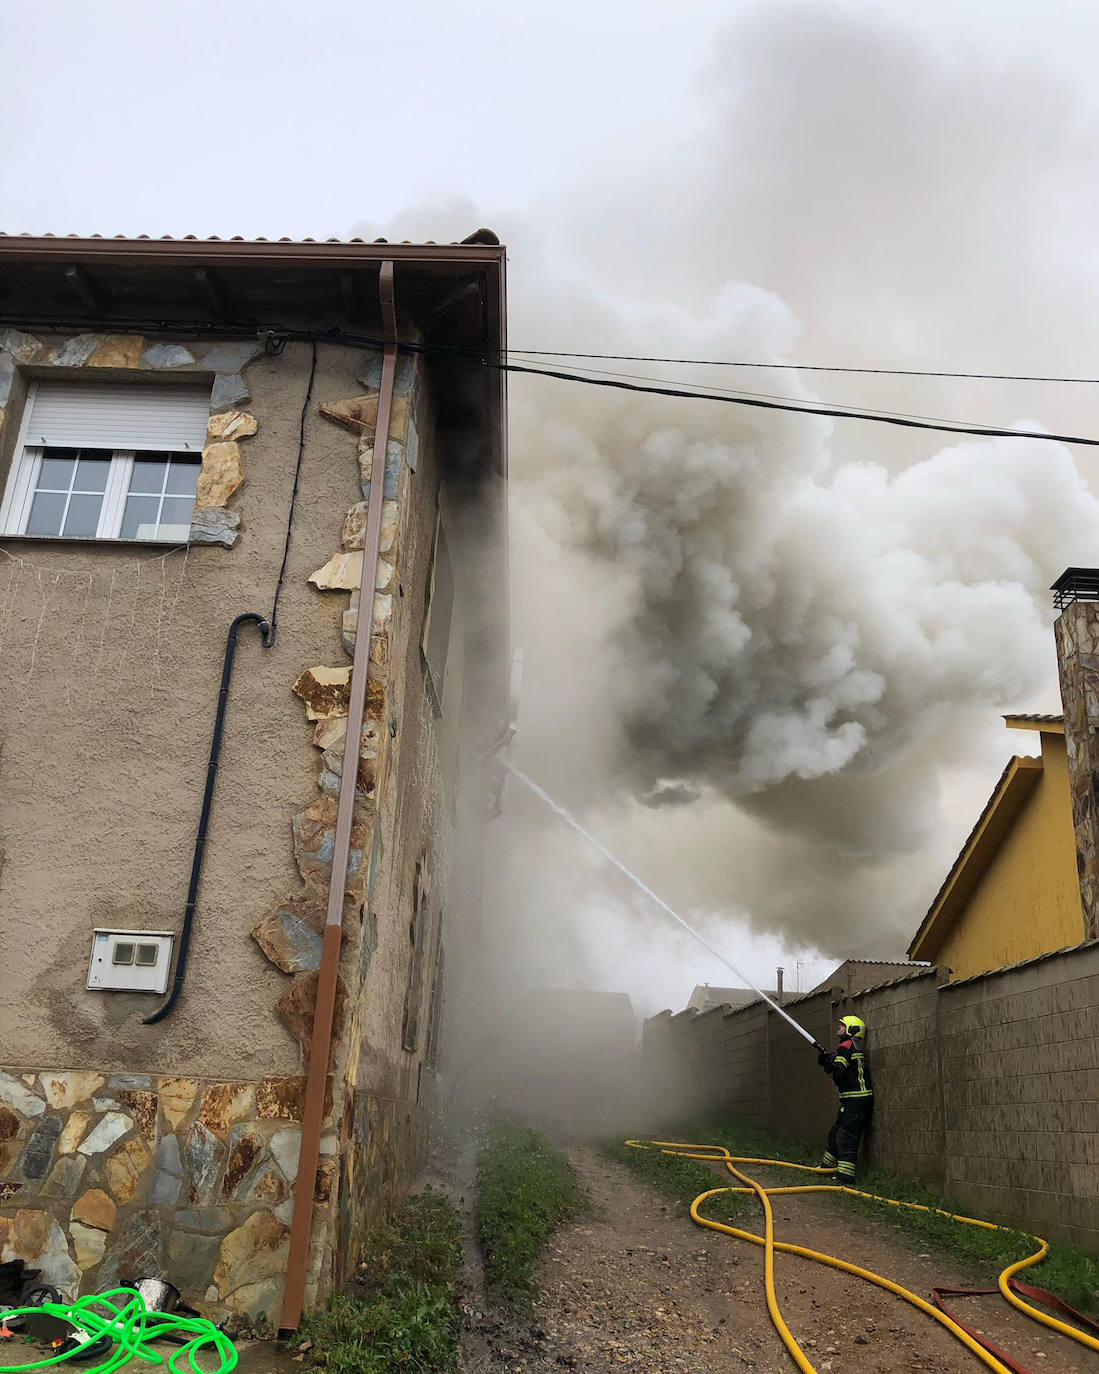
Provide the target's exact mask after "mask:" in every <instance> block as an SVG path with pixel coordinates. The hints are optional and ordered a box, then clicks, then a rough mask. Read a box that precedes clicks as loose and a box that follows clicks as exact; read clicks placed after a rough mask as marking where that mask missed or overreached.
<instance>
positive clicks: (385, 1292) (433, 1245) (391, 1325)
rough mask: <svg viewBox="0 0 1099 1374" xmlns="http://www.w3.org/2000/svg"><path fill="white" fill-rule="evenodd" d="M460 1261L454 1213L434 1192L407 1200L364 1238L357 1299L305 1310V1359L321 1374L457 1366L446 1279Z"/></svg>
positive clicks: (434, 1370)
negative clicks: (322, 1372) (307, 1344)
mask: <svg viewBox="0 0 1099 1374" xmlns="http://www.w3.org/2000/svg"><path fill="white" fill-rule="evenodd" d="M461 1262H462V1233H461V1222H460V1220H459V1217H458V1213H457V1212H456V1211H455V1210H454V1208H453V1207H452V1206H451V1204H450V1203H449V1202H448V1201H447V1199H446V1198H445V1197H443V1196H442V1195H441V1194H439V1193H424V1194H422V1195H421V1196H419V1197H414V1198H410V1199H409V1201H408V1202H407V1203H405V1205H404V1206H403V1207H402V1208H401V1209H400V1211H399V1212H397V1213H396V1214H395V1216H394V1217H393V1218H392V1219H391V1220H390V1221H389V1222H388V1223H386V1224H385V1225H384V1226H380V1227H378V1228H377V1229H376V1230H375V1231H373V1232H372V1233H371V1234H370V1236H369V1237H368V1238H367V1243H366V1258H365V1260H364V1262H363V1265H362V1266H361V1268H360V1273H359V1275H358V1282H359V1283H360V1284H361V1285H362V1287H363V1290H364V1291H363V1294H362V1296H361V1297H360V1296H357V1295H356V1296H354V1297H348V1296H334V1297H332V1298H330V1299H329V1300H328V1304H327V1306H326V1307H325V1308H324V1309H323V1310H322V1311H320V1312H311V1313H309V1314H308V1315H307V1316H306V1318H305V1320H304V1321H303V1323H302V1331H301V1334H302V1336H303V1337H304V1338H305V1339H307V1340H310V1341H312V1343H313V1344H312V1348H311V1349H310V1350H309V1351H308V1352H307V1354H306V1357H305V1358H306V1361H307V1362H308V1363H309V1364H310V1365H312V1366H313V1367H314V1368H317V1369H324V1370H327V1371H328V1374H397V1371H404V1374H441V1372H443V1371H449V1370H454V1369H456V1368H457V1364H458V1337H459V1331H460V1327H459V1320H458V1313H457V1309H456V1308H455V1305H454V1295H453V1291H452V1289H453V1284H454V1281H455V1279H456V1278H457V1275H458V1271H459V1268H460V1266H461Z"/></svg>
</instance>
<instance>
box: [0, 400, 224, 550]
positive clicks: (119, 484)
mask: <svg viewBox="0 0 1099 1374" xmlns="http://www.w3.org/2000/svg"><path fill="white" fill-rule="evenodd" d="M37 394H38V383H37V382H32V383H31V384H30V386H29V388H28V391H27V399H26V402H25V404H24V406H23V415H22V418H21V420H20V424H19V433H18V434H17V435H16V440H15V448H14V451H13V457H12V462H11V470H10V471H9V473H8V480H7V483H6V485H5V488H4V494H3V498H2V499H0V537H4V536H7V537H8V538H19V539H52V540H64V541H65V542H66V543H70V542H71V543H74V544H93V543H99V542H103V543H116V544H121V543H125V544H168V545H175V546H177V547H178V546H179V543H180V541H179V540H177V539H125V540H123V539H121V538H120V537H119V535H120V531H121V529H122V518H123V516H124V514H125V511H126V498H127V496H129V494H130V479H131V477H132V476H133V467H134V460H135V458H136V457H137V453H138V450H135V449H125V448H117V449H102V450H100V452H102V453H104V454H107V453H109V454H110V455H111V467H110V471H109V472H108V474H107V485H106V487H105V488H104V491H103V505H102V506H101V507H100V511H99V524H98V526H97V527H96V532H95V535H94V536H91V537H81V536H76V535H65V534H43V535H35V534H30V535H29V534H27V533H26V529H27V522H28V520H29V519H30V512H31V503H32V502H33V500H34V494H35V488H36V487H37V486H38V478H39V475H40V474H41V471H42V458H43V456H44V454H45V452H46V446H45V445H42V444H32V443H29V442H28V438H29V427H30V423H31V416H32V414H33V411H34V400H35V397H36V395H37ZM65 447H70V448H71V447H75V448H76V449H77V450H79V449H80V447H81V446H80V445H79V444H76V445H66V446H65ZM145 451H146V450H141V452H145ZM161 451H163V452H171V453H172V454H173V455H175V454H179V455H180V456H181V457H182V456H184V455H186V456H188V457H190V456H192V454H193V455H194V457H195V459H196V461H197V462H198V463H199V464H201V453H200V452H199V451H198V450H191V449H186V450H184V449H170V450H169V449H164V450H159V449H157V450H152V449H150V450H148V452H161ZM192 516H193V512H192ZM184 542H189V541H184Z"/></svg>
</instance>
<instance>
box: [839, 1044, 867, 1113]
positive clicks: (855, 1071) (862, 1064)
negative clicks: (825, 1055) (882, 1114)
mask: <svg viewBox="0 0 1099 1374" xmlns="http://www.w3.org/2000/svg"><path fill="white" fill-rule="evenodd" d="M832 1081H833V1082H834V1083H835V1085H836V1087H837V1088H838V1089H839V1092H840V1100H841V1101H843V1100H844V1099H846V1098H851V1097H873V1096H874V1084H873V1082H872V1080H871V1078H870V1065H869V1064H868V1063H867V1060H866V1055H865V1054H864V1053H863V1051H862V1049H860V1047H859V1046H858V1044H856V1042H855V1041H854V1040H851V1039H848V1040H841V1041H840V1042H839V1044H838V1045H837V1046H836V1052H835V1054H834V1055H833V1056H832Z"/></svg>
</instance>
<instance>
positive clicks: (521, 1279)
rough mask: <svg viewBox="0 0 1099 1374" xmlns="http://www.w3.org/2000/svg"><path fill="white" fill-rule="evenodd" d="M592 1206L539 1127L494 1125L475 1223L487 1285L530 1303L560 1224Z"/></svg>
mask: <svg viewBox="0 0 1099 1374" xmlns="http://www.w3.org/2000/svg"><path fill="white" fill-rule="evenodd" d="M586 1209H587V1200H586V1199H585V1197H584V1194H583V1191H582V1190H581V1187H580V1184H579V1182H578V1181H577V1178H576V1175H575V1174H574V1173H573V1171H572V1168H571V1167H570V1165H569V1163H568V1161H567V1160H566V1159H565V1157H564V1155H562V1154H561V1153H560V1152H559V1151H557V1150H555V1149H554V1148H553V1146H552V1145H551V1144H550V1143H549V1141H548V1140H547V1139H546V1137H545V1136H544V1135H541V1134H539V1132H538V1131H532V1130H527V1129H524V1128H522V1127H518V1126H510V1125H501V1126H495V1127H493V1128H492V1129H491V1130H490V1131H489V1132H488V1133H487V1134H486V1136H485V1138H484V1140H483V1142H482V1144H481V1151H480V1154H479V1156H478V1159H477V1205H476V1207H475V1209H474V1224H475V1226H476V1230H477V1239H478V1242H479V1243H480V1246H481V1252H482V1254H483V1256H484V1262H485V1285H486V1287H487V1288H489V1289H491V1290H493V1291H494V1292H495V1293H496V1294H498V1295H499V1296H500V1297H501V1298H503V1299H504V1300H505V1301H506V1302H509V1303H511V1304H513V1305H515V1306H518V1307H526V1306H528V1305H529V1304H530V1302H531V1300H532V1298H533V1295H534V1282H533V1279H532V1277H531V1271H532V1269H533V1266H534V1261H535V1260H536V1259H537V1257H538V1255H539V1253H540V1251H541V1249H542V1247H543V1246H544V1245H545V1243H546V1240H547V1238H548V1237H549V1235H550V1234H551V1232H552V1231H553V1230H554V1229H555V1227H557V1226H559V1225H560V1224H561V1223H562V1222H563V1221H566V1220H567V1219H568V1218H569V1217H573V1216H577V1215H579V1214H580V1213H581V1212H584V1211H585V1210H586Z"/></svg>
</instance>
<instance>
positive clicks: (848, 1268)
mask: <svg viewBox="0 0 1099 1374" xmlns="http://www.w3.org/2000/svg"><path fill="white" fill-rule="evenodd" d="M626 1144H627V1145H630V1146H632V1147H633V1148H634V1149H639V1150H644V1149H649V1148H653V1149H658V1150H660V1151H661V1153H663V1154H668V1155H681V1156H683V1157H684V1158H685V1159H697V1160H703V1161H711V1162H714V1163H720V1164H724V1165H725V1167H726V1169H728V1171H729V1172H730V1173H731V1174H732V1176H733V1177H734V1178H735V1179H737V1180H738V1181H739V1183H740V1184H741V1185H742V1186H741V1187H739V1188H710V1189H708V1190H707V1191H706V1192H704V1193H700V1194H699V1195H698V1197H696V1198H695V1200H694V1202H692V1203H691V1217H692V1218H693V1220H694V1221H696V1222H697V1223H698V1224H699V1225H700V1226H706V1227H709V1229H710V1230H712V1231H721V1232H722V1233H723V1234H725V1235H727V1236H736V1237H737V1238H738V1239H739V1240H746V1241H750V1242H751V1243H752V1244H753V1245H762V1246H763V1251H764V1254H763V1276H764V1289H765V1292H766V1294H767V1310H768V1312H769V1313H770V1316H771V1321H772V1322H773V1323H774V1326H775V1330H776V1331H777V1332H778V1334H779V1336H780V1337H781V1338H782V1343H783V1345H785V1347H786V1349H787V1350H788V1351H789V1352H790V1355H791V1357H792V1358H793V1360H794V1363H795V1364H796V1365H797V1367H798V1368H799V1369H800V1370H801V1371H802V1374H817V1371H816V1369H815V1368H814V1366H813V1365H812V1364H810V1363H809V1360H808V1359H807V1358H806V1355H805V1352H804V1351H803V1350H802V1348H801V1346H800V1345H798V1343H797V1341H796V1339H795V1338H794V1336H793V1335H792V1333H791V1331H790V1328H789V1327H788V1326H787V1325H786V1322H785V1321H784V1320H783V1316H782V1312H781V1310H780V1309H779V1305H778V1298H777V1297H776V1295H775V1251H776V1250H781V1251H782V1252H783V1253H784V1254H788V1255H801V1256H802V1258H803V1259H811V1260H817V1261H818V1262H819V1263H820V1264H827V1265H829V1266H831V1267H832V1268H833V1269H842V1270H843V1271H844V1272H845V1273H848V1274H855V1275H856V1276H857V1277H858V1278H860V1279H866V1281H867V1282H868V1283H873V1284H876V1285H877V1286H878V1287H879V1288H884V1289H886V1290H887V1291H888V1292H890V1293H895V1294H896V1295H897V1297H899V1298H903V1299H904V1300H905V1301H906V1302H909V1303H911V1304H912V1305H913V1307H918V1308H919V1310H920V1311H921V1312H924V1313H926V1314H927V1316H929V1317H932V1318H933V1319H934V1320H935V1321H937V1322H938V1323H939V1325H940V1326H943V1327H945V1328H946V1330H947V1331H949V1332H950V1334H951V1335H952V1336H954V1337H955V1338H956V1339H957V1340H959V1341H961V1343H962V1344H963V1345H964V1346H965V1347H966V1348H967V1349H968V1350H970V1351H971V1352H972V1353H973V1354H974V1355H976V1357H977V1358H978V1359H979V1360H980V1361H981V1363H982V1364H984V1365H986V1366H987V1367H988V1368H989V1369H992V1370H995V1371H996V1374H1011V1371H1010V1370H1008V1368H1007V1366H1006V1365H1004V1364H1003V1363H1002V1362H1001V1361H1000V1360H998V1359H997V1358H996V1357H995V1356H994V1355H992V1354H991V1353H990V1352H989V1351H987V1350H986V1349H985V1348H984V1347H983V1346H982V1345H981V1344H980V1342H979V1341H977V1340H975V1339H974V1338H973V1337H972V1336H971V1335H970V1334H969V1332H968V1331H965V1330H963V1329H962V1327H961V1326H959V1325H958V1323H957V1322H955V1321H953V1320H951V1318H950V1317H948V1316H947V1315H946V1313H945V1312H941V1311H940V1310H939V1309H938V1308H937V1307H934V1306H932V1304H931V1303H929V1302H927V1301H925V1299H923V1298H921V1297H920V1296H919V1294H918V1293H913V1292H912V1291H911V1290H910V1289H908V1288H903V1287H902V1286H901V1285H900V1284H899V1283H894V1282H893V1280H892V1279H887V1278H884V1277H883V1276H882V1275H881V1274H875V1273H873V1272H872V1271H871V1270H869V1269H863V1268H861V1267H860V1266H859V1265H857V1264H851V1263H849V1262H848V1261H847V1260H842V1259H839V1258H837V1256H835V1255H826V1254H823V1253H822V1252H821V1251H819V1250H809V1249H807V1248H806V1247H805V1246H802V1245H790V1244H787V1243H786V1242H784V1241H778V1240H775V1234H774V1229H775V1228H774V1216H773V1214H772V1211H771V1198H773V1197H779V1196H784V1195H788V1194H791V1193H846V1194H848V1196H850V1197H862V1198H869V1199H871V1200H872V1201H874V1202H882V1203H885V1204H886V1205H888V1206H890V1207H909V1208H911V1209H912V1210H913V1211H917V1212H934V1213H935V1214H936V1215H938V1216H943V1217H948V1218H949V1219H950V1220H951V1221H958V1222H963V1223H964V1224H965V1225H967V1226H980V1227H983V1228H984V1229H985V1230H987V1231H1007V1232H1009V1233H1010V1234H1012V1235H1022V1236H1025V1237H1026V1238H1027V1239H1028V1240H1034V1241H1037V1242H1038V1246H1039V1248H1038V1249H1037V1250H1036V1251H1035V1252H1034V1254H1032V1255H1028V1256H1027V1257H1026V1258H1025V1259H1021V1260H1017V1261H1016V1262H1015V1263H1014V1264H1010V1265H1008V1267H1007V1268H1006V1269H1005V1270H1004V1271H1003V1273H1002V1274H1001V1275H1000V1277H999V1289H1000V1292H1001V1293H1002V1294H1003V1296H1004V1297H1005V1298H1006V1299H1007V1301H1008V1302H1009V1303H1011V1305H1012V1306H1013V1307H1015V1308H1018V1310H1019V1311H1020V1312H1023V1313H1025V1314H1026V1316H1028V1317H1031V1318H1033V1320H1034V1321H1037V1322H1041V1324H1042V1325H1043V1326H1048V1327H1049V1328H1050V1329H1051V1330H1053V1331H1057V1332H1059V1333H1060V1334H1061V1335H1062V1336H1068V1337H1069V1338H1070V1339H1071V1340H1074V1341H1078V1342H1079V1343H1080V1344H1081V1345H1085V1346H1088V1347H1089V1348H1090V1349H1092V1350H1099V1340H1097V1339H1096V1338H1095V1337H1094V1336H1090V1335H1088V1334H1087V1333H1086V1332H1083V1331H1079V1330H1077V1328H1076V1327H1074V1326H1069V1325H1068V1324H1067V1323H1066V1322H1062V1321H1058V1320H1057V1318H1056V1317H1051V1316H1049V1315H1048V1314H1047V1313H1045V1312H1042V1311H1040V1310H1039V1309H1038V1308H1036V1307H1032V1306H1031V1305H1030V1303H1028V1302H1024V1301H1023V1299H1022V1298H1020V1297H1019V1296H1018V1294H1016V1293H1014V1292H1012V1290H1011V1287H1010V1281H1011V1279H1012V1278H1014V1276H1015V1275H1016V1274H1018V1273H1019V1272H1020V1271H1021V1270H1023V1269H1029V1268H1030V1267H1031V1266H1032V1265H1035V1264H1040V1263H1041V1262H1042V1260H1044V1259H1045V1257H1046V1256H1047V1255H1048V1254H1049V1244H1048V1243H1047V1242H1046V1241H1044V1240H1042V1238H1041V1237H1040V1236H1029V1235H1027V1233H1025V1232H1020V1231H1013V1230H1012V1229H1011V1228H1010V1227H1007V1226H997V1225H995V1224H994V1223H993V1222H991V1221H981V1220H979V1219H978V1218H976V1217H962V1216H957V1215H956V1214H955V1213H953V1212H945V1211H943V1210H942V1209H941V1208H938V1207H925V1206H923V1205H922V1204H921V1203H918V1202H902V1201H900V1200H899V1199H897V1198H891V1197H880V1196H879V1195H878V1194H877V1193H864V1192H860V1191H859V1190H858V1189H857V1188H848V1187H846V1186H845V1185H843V1184H831V1183H813V1184H805V1185H802V1186H800V1187H790V1188H765V1187H763V1185H762V1184H761V1183H757V1182H756V1180H755V1179H753V1178H749V1177H748V1175H747V1174H745V1173H742V1172H741V1171H740V1170H739V1169H738V1168H737V1167H736V1166H737V1165H738V1164H765V1165H768V1166H770V1167H774V1168H780V1169H799V1170H801V1171H802V1172H804V1173H810V1174H820V1173H830V1172H831V1170H825V1169H815V1168H813V1167H811V1166H810V1165H808V1164H791V1163H789V1162H788V1161H786V1160H783V1159H751V1158H747V1157H743V1156H736V1155H733V1154H732V1153H731V1152H730V1151H729V1150H728V1149H727V1148H726V1147H725V1146H724V1145H689V1144H685V1143H681V1142H678V1141H671V1140H627V1141H626ZM719 1193H754V1194H755V1195H756V1197H758V1198H759V1201H760V1204H761V1206H762V1207H763V1219H764V1234H763V1235H762V1236H757V1235H755V1234H754V1233H753V1232H752V1231H742V1230H741V1229H740V1228H739V1227H736V1226H728V1225H726V1224H725V1223H724V1222H721V1221H713V1220H711V1219H710V1218H709V1217H704V1216H703V1215H702V1212H701V1207H702V1204H703V1203H704V1202H705V1201H706V1200H707V1198H711V1197H715V1196H717V1195H718V1194H719Z"/></svg>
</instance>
